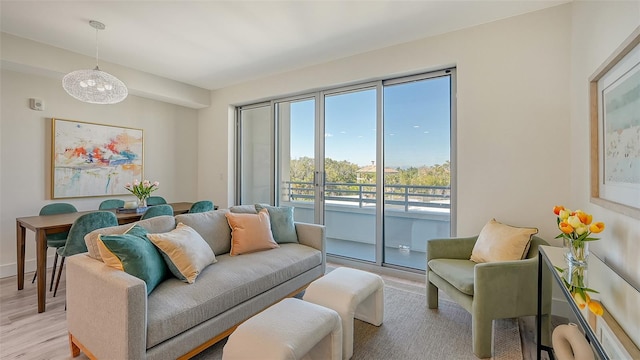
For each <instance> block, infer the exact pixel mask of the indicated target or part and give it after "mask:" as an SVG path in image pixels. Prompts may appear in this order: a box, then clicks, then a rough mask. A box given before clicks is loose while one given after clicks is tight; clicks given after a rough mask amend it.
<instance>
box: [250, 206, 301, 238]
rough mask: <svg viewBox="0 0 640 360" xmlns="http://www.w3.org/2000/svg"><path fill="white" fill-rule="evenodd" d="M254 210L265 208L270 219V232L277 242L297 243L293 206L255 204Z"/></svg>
mask: <svg viewBox="0 0 640 360" xmlns="http://www.w3.org/2000/svg"><path fill="white" fill-rule="evenodd" d="M255 207H256V211H258V212H259V211H260V210H262V209H267V211H268V212H269V218H270V219H271V232H272V233H273V239H274V240H275V241H276V242H277V243H278V244H284V243H297V242H298V234H297V233H296V226H295V225H294V223H293V207H290V206H270V205H265V204H255Z"/></svg>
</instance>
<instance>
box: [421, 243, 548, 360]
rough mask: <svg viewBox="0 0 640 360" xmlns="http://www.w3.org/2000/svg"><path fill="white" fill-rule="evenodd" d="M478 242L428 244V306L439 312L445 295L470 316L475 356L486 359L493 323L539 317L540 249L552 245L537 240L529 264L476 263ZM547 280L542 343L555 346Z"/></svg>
mask: <svg viewBox="0 0 640 360" xmlns="http://www.w3.org/2000/svg"><path fill="white" fill-rule="evenodd" d="M477 239H478V236H474V237H468V238H451V239H432V240H429V241H428V242H427V271H426V276H427V290H426V291H427V306H428V308H429V309H437V308H438V289H440V290H442V291H444V292H445V293H446V294H447V295H448V296H449V297H451V298H452V299H453V300H454V301H455V302H457V303H458V304H459V305H460V306H462V307H463V308H464V309H466V310H467V311H468V312H469V313H471V319H472V320H471V322H472V325H471V333H472V337H473V353H474V354H475V355H476V356H477V357H479V358H487V357H491V355H492V352H491V335H492V330H493V320H494V319H504V318H516V317H521V316H528V315H537V306H538V302H537V295H538V246H540V245H548V244H547V242H546V241H544V240H543V239H541V238H539V237H537V236H533V237H532V239H531V246H530V248H529V251H528V253H527V255H526V257H525V259H524V260H515V261H500V262H489V263H475V262H473V261H471V260H469V258H470V256H471V252H472V250H473V247H474V245H475V243H476V240H477ZM545 269H546V267H544V269H543V270H545ZM547 271H548V270H547ZM543 278H544V280H545V281H544V283H543V294H545V298H544V299H543V304H542V314H543V316H542V329H543V331H542V343H543V344H550V330H551V328H550V324H551V322H550V314H551V295H550V294H551V277H550V276H543ZM547 280H548V281H547ZM546 295H548V296H546Z"/></svg>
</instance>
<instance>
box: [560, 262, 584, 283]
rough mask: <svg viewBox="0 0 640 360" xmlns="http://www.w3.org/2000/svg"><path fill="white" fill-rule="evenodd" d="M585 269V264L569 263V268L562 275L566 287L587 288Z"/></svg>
mask: <svg viewBox="0 0 640 360" xmlns="http://www.w3.org/2000/svg"><path fill="white" fill-rule="evenodd" d="M587 269H588V268H587V265H586V264H585V265H578V264H577V263H569V268H568V269H566V270H565V271H564V273H563V275H564V278H565V280H566V282H567V285H569V287H570V288H587V287H588V286H589V281H588V280H589V278H588V276H587Z"/></svg>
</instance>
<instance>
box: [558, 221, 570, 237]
mask: <svg viewBox="0 0 640 360" xmlns="http://www.w3.org/2000/svg"><path fill="white" fill-rule="evenodd" d="M558 227H559V228H560V230H561V231H562V232H563V233H565V234H571V233H572V232H573V227H572V226H571V225H569V223H567V222H564V221H561V222H560V224H558Z"/></svg>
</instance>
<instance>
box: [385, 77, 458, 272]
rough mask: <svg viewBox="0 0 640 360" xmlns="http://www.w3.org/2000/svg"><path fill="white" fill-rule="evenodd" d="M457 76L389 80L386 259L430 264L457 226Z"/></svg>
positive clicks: (418, 266) (414, 265) (401, 263)
mask: <svg viewBox="0 0 640 360" xmlns="http://www.w3.org/2000/svg"><path fill="white" fill-rule="evenodd" d="M451 94H452V91H451V76H450V75H449V74H441V75H440V76H436V77H431V76H429V77H415V78H406V79H400V80H399V81H389V82H386V83H385V84H384V152H383V153H384V164H385V171H384V194H385V195H384V262H385V263H387V264H391V265H398V266H403V267H410V268H416V269H425V267H426V257H425V252H426V242H427V240H428V239H431V238H439V237H448V236H449V235H450V232H449V230H450V228H451V212H450V209H451V124H452V116H451V101H452V100H451V98H452V96H451Z"/></svg>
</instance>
